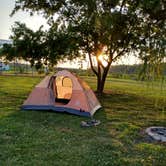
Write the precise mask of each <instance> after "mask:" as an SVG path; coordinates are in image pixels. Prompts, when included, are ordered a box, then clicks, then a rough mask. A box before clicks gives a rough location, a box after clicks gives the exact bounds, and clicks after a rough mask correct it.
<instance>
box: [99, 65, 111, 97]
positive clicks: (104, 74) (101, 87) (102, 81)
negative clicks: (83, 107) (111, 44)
mask: <svg viewBox="0 0 166 166" xmlns="http://www.w3.org/2000/svg"><path fill="white" fill-rule="evenodd" d="M110 65H111V63H109V64H108V65H107V66H106V67H105V68H104V69H103V72H102V71H101V69H100V70H98V72H99V71H100V73H98V76H97V93H98V94H99V95H102V93H103V91H104V85H105V81H106V78H107V75H108V71H109V68H110Z"/></svg>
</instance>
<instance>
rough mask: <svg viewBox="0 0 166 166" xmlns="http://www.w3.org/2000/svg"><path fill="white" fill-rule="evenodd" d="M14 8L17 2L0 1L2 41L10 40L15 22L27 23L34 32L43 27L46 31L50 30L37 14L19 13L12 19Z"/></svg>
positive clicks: (10, 0) (0, 33) (11, 0)
mask: <svg viewBox="0 0 166 166" xmlns="http://www.w3.org/2000/svg"><path fill="white" fill-rule="evenodd" d="M14 6H15V0H0V39H9V36H10V35H11V33H12V32H11V27H12V26H13V25H14V22H15V21H20V22H21V23H26V25H27V27H29V28H31V29H33V30H37V29H38V28H39V27H40V26H41V25H44V28H45V29H47V28H48V25H47V24H46V20H45V19H44V18H43V17H42V16H39V15H37V14H35V15H34V16H30V15H29V13H28V12H23V11H19V12H17V13H16V14H15V15H13V16H12V17H10V16H9V15H10V14H11V12H12V10H13V9H14Z"/></svg>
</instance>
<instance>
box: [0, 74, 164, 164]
mask: <svg viewBox="0 0 166 166" xmlns="http://www.w3.org/2000/svg"><path fill="white" fill-rule="evenodd" d="M84 79H85V80H87V82H88V83H89V84H90V85H91V87H92V88H94V89H95V80H94V79H92V78H90V79H89V78H87V77H84ZM39 81H40V78H37V77H34V78H32V77H14V76H10V77H9V76H8V77H7V76H6V77H5V76H0V166H6V165H12V166H13V165H17V166H19V165H20V166H22V165H29V166H33V165H34V166H36V165H42V166H43V165H44V166H45V165H48V166H50V165H58V166H61V165H69V166H75V165H76V166H77V165H82V166H94V165H95V166H102V165H109V166H111V165H112V166H121V165H122V166H124V165H127V166H128V165H131V166H135V165H136V166H139V165H140V166H142V165H147V166H150V165H154V166H160V165H163V166H165V163H166V144H162V143H154V142H152V141H150V140H149V139H148V138H147V136H146V135H145V134H144V132H143V131H144V129H145V128H146V127H148V126H152V125H159V126H166V85H164V84H163V85H161V84H158V83H142V82H136V81H132V80H120V79H110V78H109V79H108V80H107V83H106V93H105V94H104V96H103V97H100V101H101V104H102V106H103V109H100V110H99V111H98V112H97V113H96V114H95V118H96V119H99V120H101V122H102V123H101V125H99V126H97V127H93V128H81V127H80V122H81V121H82V120H87V118H84V117H79V116H74V115H69V114H62V113H54V112H44V111H21V110H20V106H21V104H22V103H23V101H24V99H26V97H27V95H28V93H29V92H30V91H31V90H32V88H33V87H34V86H35V85H36V84H37V83H38V82H39ZM160 85H161V86H160Z"/></svg>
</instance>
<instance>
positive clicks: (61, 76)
mask: <svg viewBox="0 0 166 166" xmlns="http://www.w3.org/2000/svg"><path fill="white" fill-rule="evenodd" d="M22 108H23V109H25V110H53V111H57V112H68V113H72V114H76V115H81V116H93V114H94V113H95V112H96V110H98V109H99V108H101V105H100V103H99V101H98V100H97V98H96V96H95V94H94V93H93V91H92V90H91V89H90V87H89V86H88V85H87V84H86V83H85V82H84V81H82V80H81V79H80V78H78V77H77V76H76V75H74V74H72V73H70V72H69V71H66V70H63V71H59V72H57V73H56V74H55V75H53V76H47V77H45V78H44V79H43V80H42V81H41V82H40V83H39V84H38V85H37V86H36V87H35V88H34V90H33V91H32V92H31V94H30V95H29V97H28V98H27V100H26V101H25V102H24V104H23V105H22Z"/></svg>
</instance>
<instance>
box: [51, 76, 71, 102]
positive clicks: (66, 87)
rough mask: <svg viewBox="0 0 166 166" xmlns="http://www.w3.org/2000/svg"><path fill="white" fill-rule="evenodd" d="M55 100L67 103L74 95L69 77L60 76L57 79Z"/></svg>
mask: <svg viewBox="0 0 166 166" xmlns="http://www.w3.org/2000/svg"><path fill="white" fill-rule="evenodd" d="M54 89H55V90H54V92H55V93H56V94H55V101H56V102H60V103H64V104H67V103H68V102H69V101H70V99H71V96H72V81H71V79H70V78H69V77H63V76H58V77H56V79H55V88H54Z"/></svg>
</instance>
